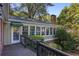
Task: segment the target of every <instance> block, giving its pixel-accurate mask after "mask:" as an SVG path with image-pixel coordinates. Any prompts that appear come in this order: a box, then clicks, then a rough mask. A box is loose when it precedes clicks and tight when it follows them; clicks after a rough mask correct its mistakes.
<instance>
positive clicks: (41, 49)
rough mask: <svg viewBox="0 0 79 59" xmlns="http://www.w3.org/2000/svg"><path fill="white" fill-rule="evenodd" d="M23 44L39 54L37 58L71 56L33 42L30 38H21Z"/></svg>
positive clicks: (41, 43) (38, 42)
mask: <svg viewBox="0 0 79 59" xmlns="http://www.w3.org/2000/svg"><path fill="white" fill-rule="evenodd" d="M21 43H22V45H23V46H24V47H28V48H29V49H31V50H33V51H34V52H36V53H37V56H69V54H67V53H65V52H63V51H60V50H58V49H55V48H51V47H48V46H47V45H45V44H44V43H43V42H40V41H36V40H32V39H31V38H29V37H25V36H21Z"/></svg>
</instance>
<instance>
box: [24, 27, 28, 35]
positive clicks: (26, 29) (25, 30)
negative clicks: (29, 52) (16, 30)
mask: <svg viewBox="0 0 79 59" xmlns="http://www.w3.org/2000/svg"><path fill="white" fill-rule="evenodd" d="M23 34H25V35H28V26H23Z"/></svg>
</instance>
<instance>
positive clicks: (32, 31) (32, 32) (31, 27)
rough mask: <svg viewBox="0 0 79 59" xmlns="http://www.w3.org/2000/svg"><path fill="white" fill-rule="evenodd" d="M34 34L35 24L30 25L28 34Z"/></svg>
mask: <svg viewBox="0 0 79 59" xmlns="http://www.w3.org/2000/svg"><path fill="white" fill-rule="evenodd" d="M34 34H35V26H30V35H34Z"/></svg>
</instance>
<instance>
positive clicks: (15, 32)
mask: <svg viewBox="0 0 79 59" xmlns="http://www.w3.org/2000/svg"><path fill="white" fill-rule="evenodd" d="M13 40H19V27H13Z"/></svg>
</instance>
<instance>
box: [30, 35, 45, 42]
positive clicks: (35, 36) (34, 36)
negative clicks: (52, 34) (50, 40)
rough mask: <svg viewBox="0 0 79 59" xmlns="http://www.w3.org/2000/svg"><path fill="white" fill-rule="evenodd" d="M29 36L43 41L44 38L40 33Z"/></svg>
mask: <svg viewBox="0 0 79 59" xmlns="http://www.w3.org/2000/svg"><path fill="white" fill-rule="evenodd" d="M31 38H32V39H33V40H40V41H43V40H44V37H43V36H41V35H32V36H31Z"/></svg>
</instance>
